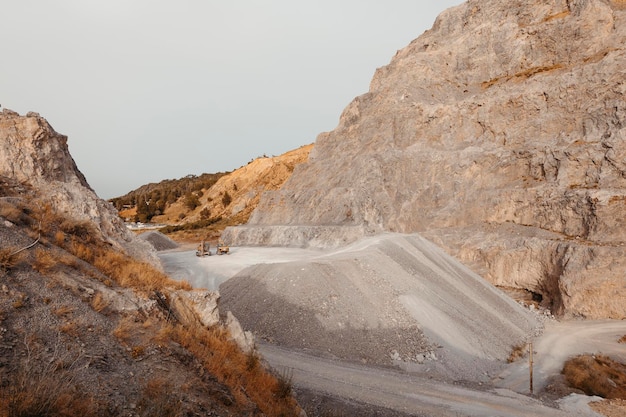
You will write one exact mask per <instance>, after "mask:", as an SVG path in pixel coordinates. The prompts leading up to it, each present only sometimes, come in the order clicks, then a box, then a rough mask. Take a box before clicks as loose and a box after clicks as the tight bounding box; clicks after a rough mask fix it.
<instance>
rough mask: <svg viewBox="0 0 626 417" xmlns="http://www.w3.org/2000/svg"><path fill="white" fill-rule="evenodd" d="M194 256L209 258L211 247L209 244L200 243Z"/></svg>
mask: <svg viewBox="0 0 626 417" xmlns="http://www.w3.org/2000/svg"><path fill="white" fill-rule="evenodd" d="M196 256H201V257H202V256H211V245H210V244H209V242H205V241H204V240H203V241H202V242H200V244H199V245H198V249H197V250H196Z"/></svg>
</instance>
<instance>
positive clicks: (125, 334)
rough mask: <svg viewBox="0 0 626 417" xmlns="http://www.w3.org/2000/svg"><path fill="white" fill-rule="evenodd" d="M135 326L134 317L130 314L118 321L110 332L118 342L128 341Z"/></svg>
mask: <svg viewBox="0 0 626 417" xmlns="http://www.w3.org/2000/svg"><path fill="white" fill-rule="evenodd" d="M136 328H137V324H136V323H135V319H134V318H133V317H132V316H126V317H124V318H122V319H121V320H120V321H119V323H118V324H117V327H116V328H115V329H113V332H112V333H113V336H115V337H116V338H117V339H118V340H119V341H120V342H122V343H128V341H129V340H130V337H131V335H132V334H133V333H134V330H135V329H136Z"/></svg>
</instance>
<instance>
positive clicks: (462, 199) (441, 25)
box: [225, 0, 626, 318]
mask: <svg viewBox="0 0 626 417" xmlns="http://www.w3.org/2000/svg"><path fill="white" fill-rule="evenodd" d="M624 45H626V2H624V1H623V0H619V1H618V0H556V1H538V0H534V1H521V0H515V1H504V0H481V1H478V0H469V1H467V2H465V3H463V4H462V5H460V6H457V7H455V8H452V9H449V10H447V11H446V12H444V13H442V14H441V15H440V16H439V17H438V19H437V20H436V22H435V24H434V26H433V27H432V29H431V30H429V31H427V32H426V33H424V34H423V35H422V36H420V37H419V38H417V39H416V40H414V41H413V42H412V43H411V44H410V45H408V46H407V47H406V48H404V49H402V50H400V51H398V52H397V54H396V55H395V57H394V58H393V59H392V61H391V63H390V64H389V65H387V66H385V67H383V68H380V69H378V70H377V71H376V74H375V75H374V78H373V80H372V82H371V85H370V90H369V92H368V93H366V94H364V95H362V96H360V97H357V98H356V99H355V100H354V101H353V102H352V103H350V104H349V105H348V107H347V108H346V109H345V110H344V112H343V114H342V115H341V118H340V122H339V125H338V126H337V128H336V129H335V130H334V131H332V132H329V133H322V134H320V135H319V136H318V138H317V141H316V143H315V146H314V149H313V151H312V152H311V154H310V157H309V161H308V162H307V163H304V164H302V165H299V166H298V167H297V168H296V170H295V172H294V174H293V175H292V177H291V178H290V179H289V180H288V181H287V183H286V184H285V185H284V186H283V187H282V188H281V189H280V190H278V191H275V192H270V193H266V194H264V196H263V197H262V199H261V202H260V204H259V207H258V208H257V210H256V211H255V212H254V213H253V215H252V216H251V218H250V221H249V223H248V225H247V226H245V227H240V228H236V229H228V230H227V232H226V234H225V238H227V239H229V240H230V241H231V243H237V244H283V245H284V244H291V243H292V242H294V241H297V242H300V243H302V242H313V243H314V244H317V245H326V246H336V245H337V244H338V242H343V241H345V240H353V239H355V238H357V237H358V236H362V235H368V234H374V233H378V232H381V231H385V230H388V231H395V232H420V233H423V234H424V235H425V236H427V237H428V238H429V239H431V240H433V241H434V242H436V243H437V244H439V245H441V246H443V247H444V248H445V249H447V250H448V251H449V252H450V253H452V254H453V255H455V256H457V257H459V258H460V259H461V260H462V261H464V262H466V263H467V264H469V265H470V266H472V267H473V268H474V269H475V270H476V271H477V272H479V273H481V274H482V275H483V276H484V277H486V278H487V279H489V280H490V281H492V282H494V283H496V284H499V285H504V286H513V287H520V288H525V289H528V290H530V291H532V292H534V293H537V294H539V295H541V296H542V297H543V302H544V304H546V305H548V306H550V307H551V308H552V309H553V310H554V311H555V312H557V313H564V314H568V315H580V316H585V317H612V318H624V317H626V278H625V272H626V256H624V255H626V253H625V252H626V251H625V250H624V246H623V245H624V241H625V240H626V192H625V191H626V101H625V100H624V94H625V93H626V70H625V68H626V50H625V48H624ZM346 230H347V231H348V232H347V233H346ZM320 236H323V239H320V238H319V237H320Z"/></svg>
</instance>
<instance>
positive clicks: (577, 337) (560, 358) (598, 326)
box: [497, 320, 626, 393]
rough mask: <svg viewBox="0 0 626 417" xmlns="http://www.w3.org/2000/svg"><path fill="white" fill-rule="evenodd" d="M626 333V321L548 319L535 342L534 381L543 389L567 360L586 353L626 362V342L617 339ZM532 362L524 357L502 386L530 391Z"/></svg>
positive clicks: (509, 372)
mask: <svg viewBox="0 0 626 417" xmlns="http://www.w3.org/2000/svg"><path fill="white" fill-rule="evenodd" d="M624 335H626V321H624V320H622V321H618V320H598V321H564V322H556V321H554V322H548V323H547V324H546V328H545V330H544V333H543V335H542V336H541V337H540V338H538V339H537V340H535V342H534V345H533V352H534V356H533V362H534V365H533V376H534V377H533V384H534V389H535V391H536V392H537V391H540V390H541V389H543V388H544V387H545V386H546V384H547V381H548V378H549V377H550V376H552V375H557V374H558V373H559V372H560V371H561V369H563V364H564V363H565V361H566V360H567V359H568V358H569V357H571V356H574V355H579V354H583V353H591V354H594V353H603V354H606V355H610V356H613V357H615V358H616V359H618V360H621V361H623V362H626V344H623V343H622V344H620V343H618V342H617V341H618V340H619V338H620V337H622V336H624ZM528 366H529V365H528V361H526V360H520V361H518V362H517V363H515V364H513V365H512V366H511V367H510V368H508V369H507V370H506V371H504V372H503V373H502V374H501V375H500V377H501V378H502V380H501V381H499V382H498V383H497V385H498V386H500V387H503V388H508V389H511V390H513V391H516V392H520V393H528V392H529V385H530V384H529V369H528Z"/></svg>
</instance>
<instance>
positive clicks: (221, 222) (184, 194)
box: [112, 145, 313, 241]
mask: <svg viewBox="0 0 626 417" xmlns="http://www.w3.org/2000/svg"><path fill="white" fill-rule="evenodd" d="M312 148H313V145H305V146H301V147H300V148H298V149H294V150H292V151H289V152H286V153H284V154H282V155H279V156H272V157H267V156H263V157H259V158H256V159H254V160H252V161H250V162H249V163H248V164H247V165H244V166H242V167H241V168H238V169H236V170H234V171H231V172H226V173H218V174H203V175H200V176H198V177H195V176H189V177H186V178H182V179H180V180H165V181H162V182H160V183H158V184H149V185H145V186H143V187H141V188H139V189H137V190H134V191H132V192H130V193H128V194H126V195H125V196H122V197H118V198H115V199H112V202H113V203H114V204H115V205H116V206H117V207H118V209H120V210H121V211H120V214H121V216H122V217H124V218H129V219H135V220H136V215H137V213H138V212H140V211H141V209H138V206H139V205H140V204H146V202H147V203H148V204H154V205H157V206H159V212H158V213H157V214H156V215H154V216H151V217H150V221H151V222H152V223H161V224H167V225H170V226H173V227H169V228H167V229H166V230H165V231H166V232H167V233H170V234H171V235H172V236H173V237H175V238H176V239H179V240H194V241H195V240H200V239H216V238H217V237H218V236H219V235H220V234H221V231H222V230H223V229H224V228H225V227H226V226H229V225H238V224H243V223H246V222H247V221H248V218H249V217H250V214H251V213H252V211H253V210H254V209H255V208H256V206H257V205H258V203H259V200H260V198H261V195H262V194H263V192H265V191H276V190H278V189H280V187H282V185H283V184H284V183H285V181H287V179H289V177H290V176H291V174H292V173H293V171H294V169H295V168H296V166H298V165H299V164H301V163H303V162H306V160H307V159H308V156H309V153H310V151H311V149H312ZM172 196H174V197H172ZM131 202H132V204H131V205H134V207H132V208H129V207H128V206H126V209H124V206H125V205H126V204H128V203H131Z"/></svg>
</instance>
